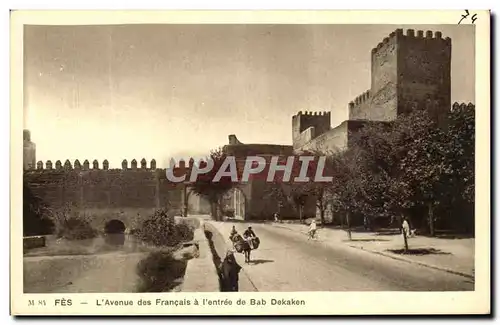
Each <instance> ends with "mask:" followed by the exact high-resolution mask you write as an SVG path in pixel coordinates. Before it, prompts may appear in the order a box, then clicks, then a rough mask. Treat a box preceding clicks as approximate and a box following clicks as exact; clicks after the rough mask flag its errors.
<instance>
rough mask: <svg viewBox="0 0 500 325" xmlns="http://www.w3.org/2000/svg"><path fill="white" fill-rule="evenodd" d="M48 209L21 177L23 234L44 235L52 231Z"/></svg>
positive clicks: (52, 224) (52, 225)
mask: <svg viewBox="0 0 500 325" xmlns="http://www.w3.org/2000/svg"><path fill="white" fill-rule="evenodd" d="M53 227H54V223H53V222H52V220H51V219H50V210H49V208H48V206H47V205H46V204H45V203H44V202H43V200H42V199H41V198H40V197H39V196H37V195H36V194H35V193H34V192H33V190H32V189H31V187H30V185H29V184H28V182H26V180H25V179H23V235H24V236H36V235H46V234H50V233H51V232H52V231H53Z"/></svg>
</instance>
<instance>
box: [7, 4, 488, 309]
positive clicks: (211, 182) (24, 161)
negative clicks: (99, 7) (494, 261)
mask: <svg viewBox="0 0 500 325" xmlns="http://www.w3.org/2000/svg"><path fill="white" fill-rule="evenodd" d="M11 22H12V23H11V27H12V29H11V31H12V38H11V53H12V55H11V62H12V63H11V64H12V68H11V71H12V76H11V78H12V79H11V80H12V83H11V85H12V86H11V87H12V102H11V116H12V118H11V135H12V136H11V195H12V196H11V216H10V218H11V219H10V220H11V314H13V315H384V314H488V313H490V309H491V306H490V294H491V293H490V166H489V162H490V150H489V148H490V94H489V89H490V56H489V53H490V43H489V42H490V13H489V12H488V11H474V10H461V11H290V12H280V11H262V12H259V11H220V12H217V11H177V12H175V11H154V12H153V11H152V12H133V11H128V12H119V11H116V12H111V11H109V12H104V11H103V12H99V11H95V12H92V11H82V12H79V11H66V12H65V11H37V12H34V11H33V12H31V11H13V12H12V14H11ZM21 133H22V143H21ZM21 144H22V148H23V149H22V151H21ZM21 216H22V218H21Z"/></svg>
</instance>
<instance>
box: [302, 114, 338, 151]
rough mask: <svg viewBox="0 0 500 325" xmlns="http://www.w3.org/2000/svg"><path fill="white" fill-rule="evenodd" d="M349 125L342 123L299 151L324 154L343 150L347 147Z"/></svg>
mask: <svg viewBox="0 0 500 325" xmlns="http://www.w3.org/2000/svg"><path fill="white" fill-rule="evenodd" d="M347 124H348V121H344V122H342V124H340V125H339V126H337V127H335V128H333V129H331V130H330V131H328V132H326V133H324V134H322V135H320V136H319V137H317V138H315V139H314V140H312V141H310V142H308V143H306V144H305V145H304V146H302V147H301V148H299V150H304V151H307V150H310V151H319V152H324V153H327V152H336V151H340V150H343V149H344V148H345V147H346V146H347Z"/></svg>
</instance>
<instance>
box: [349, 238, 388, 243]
mask: <svg viewBox="0 0 500 325" xmlns="http://www.w3.org/2000/svg"><path fill="white" fill-rule="evenodd" d="M345 241H347V242H379V241H389V239H372V238H355V239H351V240H345Z"/></svg>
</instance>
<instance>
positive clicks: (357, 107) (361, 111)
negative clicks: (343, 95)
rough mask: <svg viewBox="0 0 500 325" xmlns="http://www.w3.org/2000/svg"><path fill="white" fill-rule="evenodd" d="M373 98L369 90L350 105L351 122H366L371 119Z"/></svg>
mask: <svg viewBox="0 0 500 325" xmlns="http://www.w3.org/2000/svg"><path fill="white" fill-rule="evenodd" d="M371 102H372V98H371V96H370V91H369V90H367V91H365V92H364V93H362V94H361V95H359V96H357V97H356V98H355V99H354V100H353V101H352V102H350V103H349V119H350V120H366V119H368V118H369V116H370V114H369V112H370V107H371Z"/></svg>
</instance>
